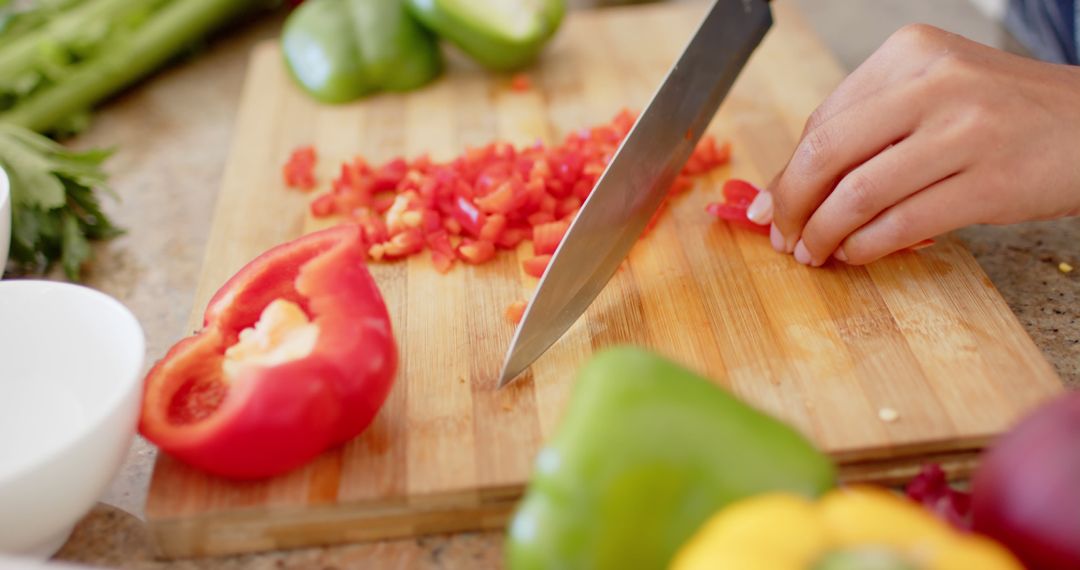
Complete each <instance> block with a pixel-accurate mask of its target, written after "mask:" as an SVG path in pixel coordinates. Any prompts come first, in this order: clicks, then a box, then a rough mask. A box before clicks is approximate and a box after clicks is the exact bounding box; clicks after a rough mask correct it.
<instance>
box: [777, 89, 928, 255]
mask: <svg viewBox="0 0 1080 570" xmlns="http://www.w3.org/2000/svg"><path fill="white" fill-rule="evenodd" d="M911 95H912V93H911V88H910V87H909V86H908V85H899V86H896V87H894V88H892V89H889V90H886V91H883V92H880V93H878V94H877V95H874V96H873V97H870V98H868V99H865V100H863V101H860V102H858V103H855V104H854V105H852V106H851V107H850V108H848V109H845V110H843V111H841V112H839V113H838V114H836V115H835V116H833V117H832V118H831V119H829V120H828V121H826V122H825V123H823V124H821V125H820V126H819V127H817V128H815V129H814V130H812V131H810V132H809V133H807V134H806V136H804V137H803V139H802V140H801V141H800V142H799V144H798V146H797V147H796V149H795V153H794V154H793V155H792V158H791V161H790V162H789V163H788V166H787V168H786V169H785V170H784V172H783V173H782V174H781V176H780V178H779V180H778V182H777V183H776V184H775V186H774V187H773V188H772V199H773V223H774V224H775V225H776V227H777V229H778V230H779V232H780V234H781V235H782V236H783V242H784V250H785V251H787V252H789V253H790V252H792V251H794V249H795V244H796V242H797V241H798V239H799V236H800V234H801V233H802V230H803V227H804V226H805V225H806V222H807V221H808V220H809V219H810V216H811V214H813V212H814V211H815V210H816V209H817V208H818V206H820V205H821V204H822V202H824V201H825V199H826V198H827V197H828V195H829V193H830V192H832V190H833V187H834V186H835V185H836V183H837V182H838V181H839V180H840V179H841V178H842V177H843V176H844V175H845V174H846V173H847V172H849V171H851V170H853V169H855V168H856V167H858V166H859V165H861V164H862V163H863V162H865V161H866V160H868V159H870V158H871V157H873V156H875V155H877V154H878V153H880V152H881V151H882V150H884V149H885V148H886V147H888V146H890V145H892V144H894V143H897V142H898V141H900V140H903V139H904V138H905V137H907V136H908V135H909V134H910V133H911V132H912V130H913V129H914V128H915V126H916V125H917V123H918V120H919V117H920V115H921V112H920V110H919V109H920V108H921V107H920V106H919V105H917V104H915V103H913V101H914V99H913V97H912V96H911Z"/></svg>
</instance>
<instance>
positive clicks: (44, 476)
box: [0, 281, 145, 557]
mask: <svg viewBox="0 0 1080 570" xmlns="http://www.w3.org/2000/svg"><path fill="white" fill-rule="evenodd" d="M144 345H145V339H144V337H143V331H142V328H141V327H140V326H139V323H138V321H137V320H136V319H135V317H134V316H133V315H132V314H131V313H130V312H129V311H128V310H127V309H126V308H125V307H124V306H123V305H121V304H120V303H119V302H117V301H116V300H114V299H112V298H110V297H108V296H107V295H104V294H102V293H99V292H97V291H94V290H92V289H87V288H85V287H80V286H76V285H70V284H67V283H57V282H50V281H0V553H7V554H16V555H22V556H34V557H47V556H51V555H52V554H53V553H54V552H55V551H56V550H57V549H58V548H60V546H62V545H63V544H64V542H65V541H66V540H67V537H68V535H69V534H70V533H71V530H72V527H73V526H74V525H75V523H76V522H78V521H79V519H80V518H82V516H83V515H85V514H86V512H87V511H89V510H90V508H91V507H92V506H93V505H94V503H95V502H96V501H97V499H98V498H99V497H100V496H101V494H102V493H103V492H104V490H105V488H106V486H107V485H108V484H109V481H110V480H111V479H112V478H113V476H114V474H115V473H116V471H117V469H118V468H119V466H120V464H121V462H122V461H123V459H124V456H125V455H126V454H127V451H128V448H129V447H130V446H131V442H132V438H133V437H134V435H135V428H136V423H137V420H138V412H139V404H140V402H141V400H142V386H141V373H142V366H143V359H144V352H145V348H144Z"/></svg>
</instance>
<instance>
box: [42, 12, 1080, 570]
mask: <svg viewBox="0 0 1080 570" xmlns="http://www.w3.org/2000/svg"><path fill="white" fill-rule="evenodd" d="M594 1H595V0H594ZM587 2H588V0H580V1H578V2H577V3H578V4H585V3H587ZM797 3H798V4H799V5H800V6H802V7H803V8H804V11H805V12H806V14H807V16H808V19H809V20H810V21H811V23H812V24H813V25H814V26H815V27H816V28H817V29H818V31H819V33H821V34H822V36H823V37H824V38H825V40H826V43H827V44H828V45H829V46H830V48H832V49H833V51H834V52H836V54H837V56H838V58H839V59H840V61H841V62H842V63H843V64H844V65H845V66H847V67H849V68H850V67H852V66H854V65H857V63H858V62H859V61H862V59H863V58H865V57H866V55H868V54H869V53H870V52H871V51H872V50H873V49H874V48H875V47H876V46H877V45H879V44H880V43H881V41H882V40H883V39H884V38H885V37H886V36H887V35H888V33H890V32H891V31H892V30H894V29H896V28H897V27H899V26H900V25H901V24H903V23H905V22H908V21H929V22H931V23H936V24H938V25H941V26H942V27H946V28H949V29H952V30H954V31H958V32H960V33H963V34H965V35H968V36H969V37H973V38H975V39H978V40H980V41H983V42H985V43H989V44H992V45H997V46H1006V47H1009V44H1007V43H1006V42H1007V37H1006V36H1004V35H1003V33H1002V32H1001V30H1000V28H999V27H998V26H997V25H996V24H995V23H993V22H991V21H990V20H989V19H987V18H985V17H983V16H982V15H981V14H979V13H978V12H977V11H976V10H975V8H973V6H972V5H971V4H969V3H968V2H967V1H966V0H942V1H940V2H934V3H909V2H906V1H904V0H874V1H868V2H864V3H858V5H857V6H853V5H852V3H850V2H847V1H846V0H797ZM923 4H927V5H925V6H924V5H923ZM930 4H932V6H929V5H930ZM854 22H857V23H858V24H859V25H852V24H853V23H854ZM279 26H280V21H279V20H269V21H263V22H259V23H257V24H253V25H249V26H246V27H244V28H241V29H240V30H238V31H237V32H236V33H234V34H231V35H229V37H227V38H226V39H223V40H220V41H218V42H215V43H214V44H213V45H212V46H210V51H209V53H206V54H204V55H203V56H201V57H199V58H197V59H195V60H193V61H191V62H187V63H184V64H181V65H178V66H176V67H175V68H173V69H171V70H169V71H166V72H164V73H162V74H160V75H158V76H157V77H155V78H154V79H153V80H152V81H149V82H147V83H145V84H144V85H142V86H139V87H137V88H135V89H133V90H131V91H130V92H128V93H127V94H125V95H123V96H121V97H119V98H117V99H116V100H114V101H112V102H110V103H109V104H107V105H106V106H105V107H104V108H103V109H102V110H101V111H100V112H99V113H97V114H96V118H95V122H94V125H93V127H92V129H91V130H90V131H89V132H88V133H87V134H85V135H84V136H82V137H81V138H80V139H79V140H78V141H76V143H75V144H77V145H80V146H94V145H101V146H115V147H118V148H119V152H118V153H117V154H116V156H115V158H114V159H112V160H111V161H110V164H109V169H110V171H111V172H112V182H113V185H114V187H115V188H116V190H117V191H118V193H119V195H120V197H121V200H120V201H119V202H113V203H110V204H108V206H109V207H108V209H109V210H110V212H112V213H113V214H114V215H115V217H116V219H117V221H118V222H119V223H120V224H122V225H123V226H125V227H127V228H128V229H129V232H128V234H127V235H125V236H123V237H121V238H119V239H116V240H114V241H112V242H110V243H108V244H103V245H100V246H98V247H97V248H96V252H95V253H96V255H97V262H96V264H95V265H94V266H93V267H92V268H91V269H90V270H89V272H88V275H87V279H88V284H89V285H91V286H93V287H95V288H98V289H100V290H102V291H104V292H106V293H108V294H110V295H113V296H114V297H116V298H118V299H120V300H121V301H123V302H124V303H125V304H126V305H127V306H128V307H130V308H131V309H132V310H133V311H134V312H135V314H136V315H137V316H138V318H139V319H140V321H141V322H142V324H143V326H144V327H145V329H146V333H147V341H148V343H147V354H148V356H149V357H150V358H156V357H158V356H160V355H161V354H163V353H164V352H165V350H166V349H167V348H168V346H169V345H170V344H171V343H172V342H174V341H175V340H176V338H177V336H178V335H180V334H181V333H182V332H183V329H184V326H185V323H186V322H187V319H188V316H189V313H190V311H191V304H192V301H193V297H194V292H195V285H196V282H197V278H198V273H199V267H200V263H201V261H202V256H203V250H204V247H205V245H206V241H207V235H208V230H209V227H210V221H211V213H212V210H213V206H214V200H215V196H216V194H217V190H218V186H219V184H220V180H221V175H222V171H223V169H224V164H225V159H226V152H227V149H228V148H229V143H230V138H231V136H232V128H233V120H234V115H235V112H236V108H237V104H238V98H239V94H240V89H241V85H242V82H243V79H244V72H245V68H246V65H247V56H248V51H249V49H250V48H251V46H252V45H253V44H254V43H255V42H257V41H258V40H260V39H263V38H267V37H272V36H273V35H274V34H276V32H277V30H278V28H279ZM267 167H268V168H276V167H277V165H267ZM958 235H959V237H960V238H961V239H962V240H963V241H964V242H966V244H967V245H968V246H969V247H970V248H971V250H972V251H973V252H974V254H975V257H976V259H977V260H978V261H979V263H980V264H981V265H982V267H983V268H984V269H985V270H986V272H987V273H988V274H989V276H990V278H991V280H992V281H993V282H994V284H995V285H996V286H997V288H998V289H999V290H1000V291H1001V293H1002V295H1003V296H1004V297H1005V299H1006V301H1007V302H1008V304H1009V306H1010V307H1011V308H1012V310H1013V311H1014V312H1015V313H1016V314H1017V316H1018V317H1019V319H1020V322H1021V323H1023V325H1024V327H1025V328H1026V329H1027V331H1028V333H1029V334H1030V335H1031V337H1032V338H1033V339H1034V341H1035V343H1036V344H1037V345H1038V346H1039V348H1040V349H1042V351H1043V353H1044V354H1045V355H1046V356H1047V358H1048V359H1049V360H1050V362H1051V363H1052V364H1053V365H1054V367H1055V368H1056V369H1057V371H1058V373H1059V374H1060V375H1061V377H1062V378H1063V379H1064V380H1065V382H1066V384H1067V385H1069V386H1071V387H1080V316H1078V315H1080V310H1078V306H1080V271H1076V272H1073V273H1071V274H1064V273H1062V272H1060V271H1059V270H1058V263H1059V262H1061V261H1066V262H1069V263H1071V264H1072V265H1074V266H1076V267H1080V247H1078V246H1077V244H1080V220H1077V219H1073V220H1066V221H1060V222H1053V223H1033V224H1023V225H1019V226H1013V227H1006V228H994V227H975V228H969V229H966V230H963V231H961V232H958ZM153 458H154V450H153V448H152V447H151V446H149V445H148V444H146V443H145V442H144V441H142V440H138V441H137V442H136V443H135V445H134V446H133V447H132V449H131V451H130V453H129V456H128V458H127V461H126V463H125V465H124V467H123V469H122V471H121V473H120V474H119V475H118V476H117V478H116V480H115V481H114V482H113V484H112V486H111V488H110V489H109V491H108V493H107V495H106V496H105V497H104V499H103V501H102V502H101V503H100V504H99V505H98V506H97V507H96V508H95V509H94V510H93V511H92V512H91V513H90V514H89V515H88V516H87V517H86V518H85V519H84V520H83V521H82V522H81V523H80V524H79V526H78V527H77V529H76V531H75V533H74V534H73V536H72V537H71V539H70V541H69V542H68V544H67V545H65V546H64V548H63V549H62V550H61V552H60V553H59V555H58V557H57V558H58V559H60V560H64V561H69V562H77V563H83V564H88V565H93V566H106V567H111V568H145V569H158V568H160V569H165V568H175V569H211V568H221V569H234V568H237V569H238V568H256V569H259V568H327V569H330V568H367V567H370V568H489V567H497V566H498V565H499V561H500V559H501V556H502V554H501V541H502V535H501V533H466V534H458V535H448V536H434V537H427V538H421V539H415V540H399V541H390V542H379V543H372V544H360V545H349V546H339V547H332V548H321V549H307V550H298V551H291V552H276V553H265V554H258V555H245V556H238V557H229V558H217V559H201V560H186V561H176V562H164V561H158V560H155V559H154V556H153V551H152V545H151V542H150V540H149V535H148V533H147V531H146V528H145V526H144V524H143V523H142V520H141V516H142V513H143V503H144V499H145V494H146V489H147V484H148V481H149V474H150V470H151V467H152V464H153Z"/></svg>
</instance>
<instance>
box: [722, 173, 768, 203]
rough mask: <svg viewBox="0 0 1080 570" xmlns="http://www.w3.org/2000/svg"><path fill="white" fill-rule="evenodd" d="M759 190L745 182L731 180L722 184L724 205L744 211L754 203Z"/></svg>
mask: <svg viewBox="0 0 1080 570" xmlns="http://www.w3.org/2000/svg"><path fill="white" fill-rule="evenodd" d="M758 192H760V190H758V189H757V187H756V186H754V185H753V184H750V183H749V182H747V181H745V180H739V179H738V178H732V179H730V180H728V181H726V182H724V188H723V193H724V203H725V204H728V205H729V206H738V207H741V208H743V209H746V208H748V207H749V206H750V203H751V202H753V201H754V198H756V197H757V195H758Z"/></svg>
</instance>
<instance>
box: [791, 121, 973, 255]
mask: <svg viewBox="0 0 1080 570" xmlns="http://www.w3.org/2000/svg"><path fill="white" fill-rule="evenodd" d="M949 142H950V137H948V136H947V135H945V134H942V133H937V132H933V131H927V130H920V131H919V132H917V133H916V134H914V135H912V136H910V137H908V138H906V139H904V140H903V141H901V142H899V143H897V144H896V145H893V146H891V147H888V148H886V149H885V150H883V151H881V152H880V153H879V154H878V155H877V156H874V157H873V158H871V159H870V160H868V161H866V162H864V163H863V164H862V165H861V166H859V167H857V168H855V169H854V170H852V171H851V172H849V173H848V174H847V175H845V176H844V177H843V178H842V179H841V180H840V182H839V183H838V184H837V185H836V188H835V189H834V190H833V191H832V192H831V193H830V194H829V195H828V197H827V198H825V201H824V202H822V204H821V205H820V206H819V207H818V208H817V210H815V211H814V213H813V214H812V215H811V216H810V220H809V221H807V223H806V226H805V227H804V228H803V230H802V234H801V238H800V241H799V242H798V243H797V244H796V246H795V250H796V251H798V252H799V253H800V254H801V255H800V256H801V257H802V259H799V261H801V262H804V263H807V264H808V265H813V266H815V267H816V266H819V265H821V264H823V263H825V261H827V260H828V259H829V257H830V256H831V255H832V253H833V251H835V250H836V248H837V247H838V246H839V245H840V243H841V242H842V241H843V240H844V238H846V237H847V236H849V235H851V234H852V233H854V232H855V231H856V230H858V229H859V228H860V227H862V226H863V225H865V224H866V223H867V222H870V221H871V220H873V219H874V218H876V217H877V216H878V214H880V213H882V212H883V211H885V210H886V209H888V208H889V207H891V206H893V205H895V204H897V203H899V202H901V201H903V200H904V199H906V198H908V197H909V196H912V195H914V194H915V193H916V192H919V191H920V190H922V189H924V188H927V187H929V186H932V185H933V184H934V183H936V182H938V181H941V180H943V179H945V178H948V177H949V176H952V175H954V174H956V173H957V172H959V171H960V170H962V169H963V168H964V167H965V166H966V155H965V153H964V151H963V150H962V149H963V148H964V146H963V145H954V144H949ZM800 244H801V246H800Z"/></svg>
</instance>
